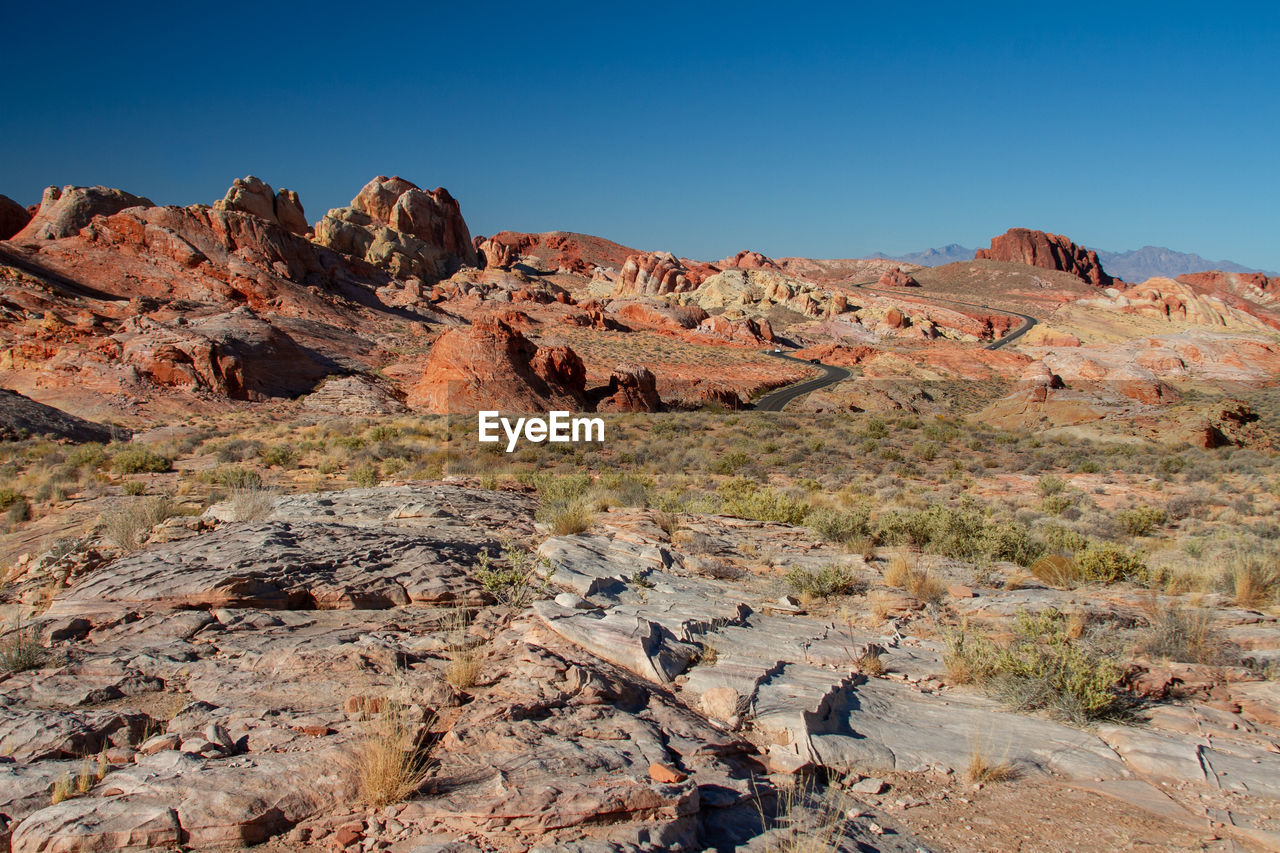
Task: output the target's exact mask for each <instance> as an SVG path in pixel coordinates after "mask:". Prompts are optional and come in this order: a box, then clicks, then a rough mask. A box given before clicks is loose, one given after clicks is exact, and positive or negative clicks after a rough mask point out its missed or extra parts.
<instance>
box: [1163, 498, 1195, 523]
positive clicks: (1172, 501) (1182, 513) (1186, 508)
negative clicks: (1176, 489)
mask: <svg viewBox="0 0 1280 853" xmlns="http://www.w3.org/2000/svg"><path fill="white" fill-rule="evenodd" d="M1204 505H1205V501H1204V498H1202V497H1200V496H1199V495H1174V496H1173V497H1171V498H1169V499H1168V500H1167V501H1165V502H1164V509H1165V514H1166V515H1167V516H1168V518H1169V520H1172V521H1181V520H1182V519H1184V518H1191V517H1192V516H1193V515H1196V514H1197V513H1198V512H1199V511H1200V510H1201V509H1202V508H1203V507H1204Z"/></svg>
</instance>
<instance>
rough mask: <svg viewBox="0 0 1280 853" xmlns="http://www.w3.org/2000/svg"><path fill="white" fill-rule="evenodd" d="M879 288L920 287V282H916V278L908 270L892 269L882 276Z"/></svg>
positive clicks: (878, 282) (878, 284)
mask: <svg viewBox="0 0 1280 853" xmlns="http://www.w3.org/2000/svg"><path fill="white" fill-rule="evenodd" d="M876 286H877V287H919V286H920V282H918V281H916V279H915V276H913V275H911V273H909V272H907V271H906V270H904V269H902V268H901V267H898V268H897V269H891V270H889V271H888V272H886V273H885V274H884V275H882V276H880V280H879V281H877V282H876Z"/></svg>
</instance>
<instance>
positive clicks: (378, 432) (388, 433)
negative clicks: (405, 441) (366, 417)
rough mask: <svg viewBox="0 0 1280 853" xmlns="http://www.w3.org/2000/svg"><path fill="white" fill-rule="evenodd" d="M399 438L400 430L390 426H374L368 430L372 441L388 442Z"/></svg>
mask: <svg viewBox="0 0 1280 853" xmlns="http://www.w3.org/2000/svg"><path fill="white" fill-rule="evenodd" d="M399 437H400V430H398V429H397V428H396V427H393V426H391V425H390V424H376V425H374V426H372V427H370V428H369V438H370V439H371V440H372V441H389V440H391V439H393V438H399Z"/></svg>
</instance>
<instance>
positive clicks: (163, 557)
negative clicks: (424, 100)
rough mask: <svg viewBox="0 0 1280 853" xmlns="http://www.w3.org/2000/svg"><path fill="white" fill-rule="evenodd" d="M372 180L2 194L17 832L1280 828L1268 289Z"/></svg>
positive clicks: (1210, 274)
mask: <svg viewBox="0 0 1280 853" xmlns="http://www.w3.org/2000/svg"><path fill="white" fill-rule="evenodd" d="M352 190H353V191H355V195H354V197H353V198H352V200H351V203H350V204H349V205H347V206H343V207H338V208H335V209H332V210H329V211H328V212H327V213H325V214H324V215H323V216H319V217H318V218H316V217H313V216H308V214H307V213H306V211H305V209H304V206H303V202H304V199H301V198H299V195H298V194H297V193H295V192H292V191H290V190H287V189H279V188H273V187H272V186H271V185H269V184H268V183H267V182H266V181H264V180H262V179H259V178H257V177H252V176H250V177H245V178H241V179H236V180H234V181H233V182H232V184H231V186H230V187H229V189H228V190H227V191H226V194H225V197H223V198H222V199H218V200H213V199H206V200H205V201H204V202H202V203H192V204H190V205H188V206H186V207H178V206H161V205H156V204H153V203H152V202H151V201H150V200H148V199H147V198H144V197H140V196H136V195H133V194H131V193H130V192H128V191H127V188H122V189H115V188H108V187H102V186H64V187H49V188H48V189H47V190H45V192H44V195H43V198H42V199H41V200H40V202H39V204H33V205H31V206H30V207H27V206H24V205H23V204H21V203H19V202H16V201H13V200H11V199H9V198H7V197H4V196H0V389H3V390H0V439H3V441H2V442H0V472H3V475H2V476H0V510H2V511H3V512H4V513H5V516H4V520H3V526H2V527H0V572H2V575H0V577H2V579H3V584H2V586H0V608H2V609H3V617H4V618H3V634H2V635H0V841H2V842H3V845H0V849H8V850H11V851H13V853H38V852H39V851H49V853H53V851H57V853H72V851H98V850H115V849H124V850H138V851H141V850H175V849H182V850H219V849H243V848H255V849H261V850H266V851H282V852H283V851H301V850H333V851H344V850H345V851H392V852H393V853H470V851H508V850H510V851H515V850H540V851H579V853H597V851H598V853H606V851H608V852H609V853H613V851H619V853H620V852H621V851H656V850H726V851H727V850H742V851H811V850H813V851H816V850H842V851H854V850H882V851H917V850H939V851H942V850H1097V851H1104V850H1117V849H1137V848H1142V849H1175V850H1224V851H1233V850H1274V849H1280V680H1278V678H1280V622H1278V619H1280V513H1278V509H1280V456H1278V455H1277V454H1278V453H1280V423H1278V421H1277V416H1280V386H1278V384H1277V380H1278V378H1280V279H1277V278H1274V277H1269V276H1268V275H1266V274H1263V273H1251V272H1241V271H1222V270H1213V269H1205V270H1198V271H1193V272H1181V273H1174V272H1173V271H1172V270H1171V271H1170V275H1169V276H1167V277H1166V276H1159V275H1157V276H1152V277H1147V278H1144V280H1142V281H1127V280H1122V279H1121V278H1118V277H1114V271H1113V272H1112V273H1109V272H1108V270H1107V269H1106V268H1105V264H1104V262H1103V261H1102V260H1100V259H1099V253H1098V252H1097V251H1094V250H1092V249H1089V248H1086V247H1084V246H1081V245H1078V244H1077V243H1075V242H1073V240H1072V239H1071V237H1070V236H1069V235H1066V236H1064V235H1058V234H1052V233H1046V232H1044V231H1039V230H1032V229H1028V228H1021V227H1015V228H1011V229H1010V230H1008V231H1007V232H1005V233H1002V234H993V235H991V240H990V245H989V247H987V248H982V249H979V250H978V251H977V253H976V256H975V257H974V258H973V259H966V260H958V261H951V262H946V263H941V264H939V265H937V266H921V265H918V264H913V263H907V262H904V261H900V260H893V259H888V258H884V257H875V258H848V259H813V258H800V257H768V256H766V255H764V254H761V253H759V252H756V251H751V250H744V251H741V252H738V253H737V254H736V255H734V256H732V257H726V258H723V259H719V260H708V259H702V260H697V259H691V258H681V257H677V256H675V255H673V254H671V253H669V252H665V251H660V250H659V249H660V248H661V247H645V248H633V247H629V246H626V245H623V244H620V243H615V242H612V241H611V240H610V239H606V238H605V237H604V236H591V235H586V234H578V233H569V232H549V233H520V232H514V231H500V232H498V233H494V234H492V235H485V236H481V235H473V234H472V233H471V230H470V229H469V227H468V225H467V222H466V220H465V218H464V215H463V210H464V206H465V202H466V199H461V203H460V201H459V200H457V199H455V198H454V197H453V196H452V195H451V194H450V193H449V192H448V191H447V190H445V189H435V190H429V189H424V188H421V187H419V186H418V185H416V184H415V183H413V182H412V181H410V180H407V179H404V178H401V177H387V176H379V177H375V178H373V179H372V180H370V181H369V182H368V183H367V184H365V185H364V186H363V187H352ZM210 202H211V203H210ZM1028 224H1032V223H1028ZM608 236H610V237H618V238H619V239H626V238H627V237H626V235H625V234H611V235H608ZM939 259H940V260H946V258H945V257H942V256H940V257H939ZM481 411H495V412H502V413H510V414H513V415H516V414H520V415H527V414H543V413H548V412H554V411H564V412H571V413H575V414H578V413H582V414H590V415H591V416H592V417H593V418H599V419H600V420H601V421H602V423H603V430H604V438H603V440H594V436H592V438H593V440H589V441H565V442H551V441H544V442H539V441H527V440H520V441H516V440H515V439H512V441H511V442H508V441H507V440H506V439H505V438H504V439H503V440H501V441H495V442H491V443H490V442H481V441H479V440H478V434H477V413H478V412H481Z"/></svg>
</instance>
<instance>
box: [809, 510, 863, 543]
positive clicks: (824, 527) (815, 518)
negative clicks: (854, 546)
mask: <svg viewBox="0 0 1280 853" xmlns="http://www.w3.org/2000/svg"><path fill="white" fill-rule="evenodd" d="M805 524H807V525H808V526H809V527H811V528H813V532H815V533H817V534H818V535H819V536H821V537H822V538H823V539H825V540H827V541H828V542H839V543H840V544H842V545H848V544H850V543H852V542H854V541H855V540H857V539H859V538H861V537H864V536H868V535H870V533H871V513H870V512H868V511H867V510H865V509H861V508H859V509H855V510H850V511H841V510H838V509H828V508H826V507H821V508H818V509H815V510H812V511H811V512H810V513H809V515H808V516H807V517H806V518H805Z"/></svg>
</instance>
